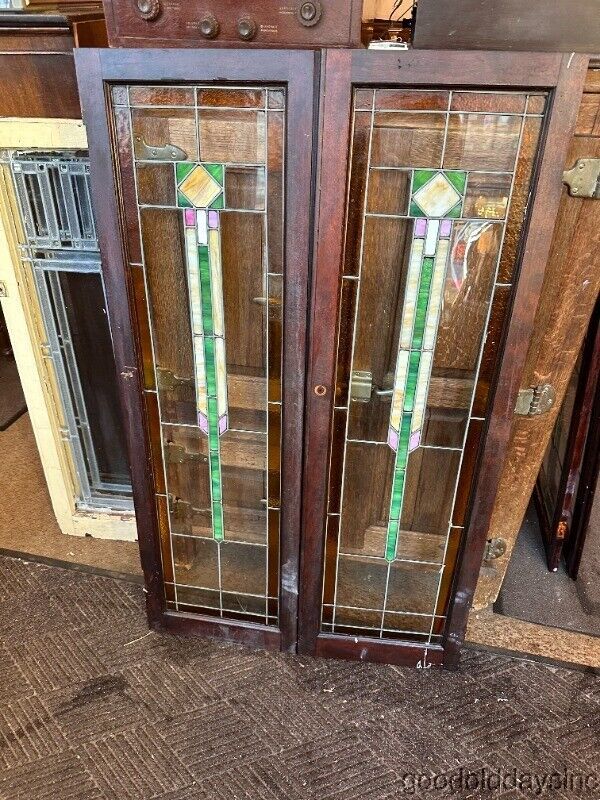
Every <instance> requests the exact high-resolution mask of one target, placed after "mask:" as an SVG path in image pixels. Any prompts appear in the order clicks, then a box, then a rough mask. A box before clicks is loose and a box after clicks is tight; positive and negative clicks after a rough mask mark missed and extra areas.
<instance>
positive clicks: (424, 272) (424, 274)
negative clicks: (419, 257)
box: [411, 258, 434, 349]
mask: <svg viewBox="0 0 600 800" xmlns="http://www.w3.org/2000/svg"><path fill="white" fill-rule="evenodd" d="M433 264H434V259H433V258H424V259H423V266H422V268H421V282H420V284H419V293H418V295H417V308H416V311H415V325H414V329H413V338H412V343H411V347H414V348H415V349H416V348H421V347H422V346H423V334H424V332H425V320H426V318H427V306H428V305H429V293H430V291H431V278H432V275H433Z"/></svg>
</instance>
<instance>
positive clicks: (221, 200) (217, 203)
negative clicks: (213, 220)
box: [208, 192, 225, 209]
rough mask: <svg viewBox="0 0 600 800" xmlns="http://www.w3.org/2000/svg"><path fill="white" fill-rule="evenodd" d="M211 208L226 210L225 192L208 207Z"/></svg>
mask: <svg viewBox="0 0 600 800" xmlns="http://www.w3.org/2000/svg"><path fill="white" fill-rule="evenodd" d="M208 207H209V208H217V209H218V208H225V199H224V197H223V192H221V194H220V195H218V196H217V197H215V199H214V200H213V201H212V203H211V204H210V205H209V206H208Z"/></svg>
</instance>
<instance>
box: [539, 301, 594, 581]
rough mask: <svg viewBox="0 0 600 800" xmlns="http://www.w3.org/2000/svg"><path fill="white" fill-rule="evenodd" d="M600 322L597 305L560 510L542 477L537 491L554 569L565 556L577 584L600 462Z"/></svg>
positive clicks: (587, 340)
mask: <svg viewBox="0 0 600 800" xmlns="http://www.w3.org/2000/svg"><path fill="white" fill-rule="evenodd" d="M599 318H600V301H599V302H597V303H596V308H595V310H594V312H593V314H592V318H591V320H590V326H589V328H588V332H587V334H586V338H585V340H584V344H583V349H582V352H581V366H580V370H579V376H578V379H577V385H576V389H575V399H574V402H573V409H572V413H571V416H570V418H569V419H566V420H564V422H565V423H566V425H568V428H569V430H568V436H567V445H566V449H565V454H564V460H563V465H562V471H561V475H560V481H559V484H558V489H557V492H556V497H555V498H554V499H555V501H556V505H555V507H554V509H548V508H547V507H546V504H545V502H544V491H543V488H542V479H541V478H540V477H539V476H538V479H537V481H536V484H535V487H534V492H533V499H534V501H535V505H536V510H537V514H538V517H539V521H540V530H541V533H542V539H543V542H544V547H545V550H546V562H547V564H548V569H549V570H551V571H552V572H556V570H557V569H558V567H559V565H560V561H561V557H562V555H563V551H564V553H565V556H566V560H567V561H568V571H569V574H570V575H571V577H572V578H573V579H575V578H576V577H577V571H578V569H579V562H580V560H581V553H582V551H583V545H584V542H585V530H586V526H587V519H588V518H589V512H590V511H591V505H592V502H593V499H594V486H595V477H594V463H595V461H596V456H597V453H596V450H597V446H596V443H597V440H598V432H597V431H598V427H599V423H598V420H597V419H596V418H595V417H596V413H597V412H596V411H595V409H596V407H597V406H598V400H597V389H596V387H597V385H598V377H599V376H598V372H599V368H600V326H599ZM588 432H589V433H590V436H589V438H588ZM540 475H541V473H540ZM590 483H591V484H592V485H591V486H590V485H589V484H590ZM590 488H591V496H590V494H589V490H590ZM580 495H581V496H580ZM567 553H568V556H567Z"/></svg>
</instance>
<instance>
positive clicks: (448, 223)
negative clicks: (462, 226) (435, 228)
mask: <svg viewBox="0 0 600 800" xmlns="http://www.w3.org/2000/svg"><path fill="white" fill-rule="evenodd" d="M451 233H452V220H451V219H443V220H442V221H441V223H440V237H441V238H442V239H447V238H448V237H449V236H450V234H451Z"/></svg>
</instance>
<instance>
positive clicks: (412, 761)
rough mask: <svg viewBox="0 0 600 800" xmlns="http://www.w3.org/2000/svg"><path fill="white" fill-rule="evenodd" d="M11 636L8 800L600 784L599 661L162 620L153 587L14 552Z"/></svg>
mask: <svg viewBox="0 0 600 800" xmlns="http://www.w3.org/2000/svg"><path fill="white" fill-rule="evenodd" d="M0 642H1V643H0V671H1V674H2V681H0V798H2V800H159V799H160V800H385V799H386V798H389V800H391V799H392V798H397V797H400V796H404V795H407V796H410V797H418V798H428V799H430V798H432V797H437V796H439V797H446V796H452V797H458V798H492V797H493V798H502V800H517V798H523V797H539V796H544V797H545V796H550V797H552V798H584V797H590V798H592V799H593V800H597V798H598V797H600V677H599V676H597V675H595V674H592V673H581V672H572V671H570V670H567V669H563V668H557V667H549V666H545V665H542V664H538V663H531V662H526V661H520V660H516V659H509V658H506V657H503V656H497V655H491V654H486V653H481V652H477V651H471V650H466V651H465V652H464V655H463V658H462V663H461V666H460V669H459V671H457V672H454V673H450V672H445V671H442V670H433V669H430V670H426V671H422V670H416V669H405V668H394V667H391V666H384V665H373V664H360V663H359V664H357V663H354V662H343V661H324V660H314V659H311V658H306V657H302V658H299V657H295V656H290V655H280V654H272V653H265V652H256V651H250V650H247V649H244V648H242V647H240V646H233V645H227V644H220V643H216V642H213V641H209V640H205V639H199V638H188V639H184V638H178V637H174V636H171V635H163V634H156V633H149V632H148V631H147V628H146V620H145V615H144V609H143V593H142V589H141V587H139V586H136V585H135V584H133V583H130V582H125V581H118V580H114V579H111V578H106V577H100V576H95V575H86V574H82V573H78V572H74V571H72V570H64V569H59V568H55V567H47V566H44V565H40V564H31V563H29V564H28V563H24V562H22V561H19V560H16V559H8V558H1V557H0ZM498 773H499V774H500V780H502V781H503V782H504V787H505V788H503V789H502V790H495V789H494V788H493V787H494V786H496V784H497V782H498V780H499V778H498ZM515 780H522V781H523V784H522V790H517V789H515V788H512V787H514V782H515ZM486 781H487V783H488V784H489V785H490V787H491V788H489V789H487V788H485V785H486ZM549 782H550V784H549ZM581 782H586V783H587V785H588V786H590V787H592V788H591V789H590V791H589V792H588V791H583V790H582V789H581V788H580V784H581ZM543 785H546V787H547V786H548V785H553V786H556V787H557V788H555V789H553V790H552V791H550V790H548V789H546V791H542V790H541V787H542V786H543ZM529 786H532V787H534V788H533V789H532V790H529V789H528V788H527V787H529Z"/></svg>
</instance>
